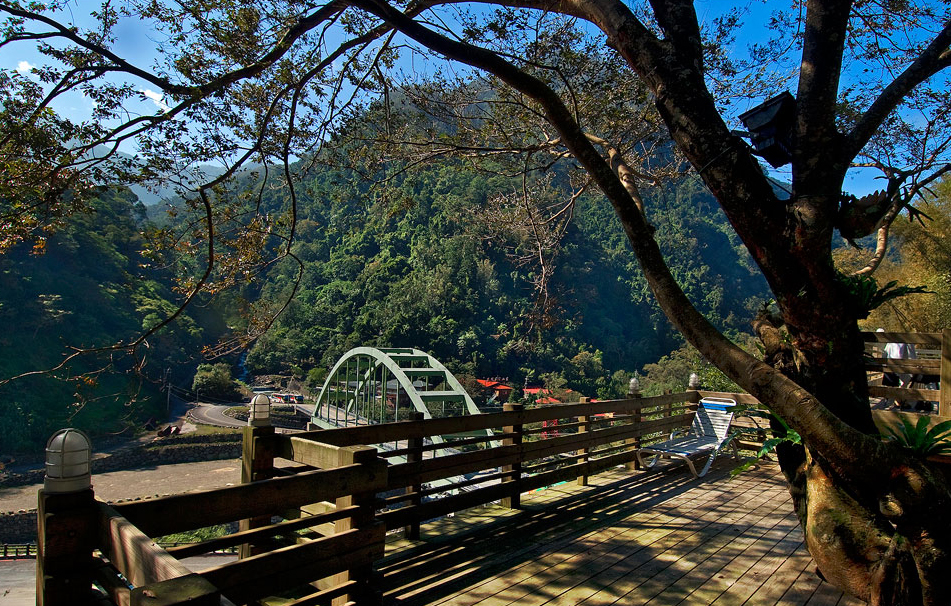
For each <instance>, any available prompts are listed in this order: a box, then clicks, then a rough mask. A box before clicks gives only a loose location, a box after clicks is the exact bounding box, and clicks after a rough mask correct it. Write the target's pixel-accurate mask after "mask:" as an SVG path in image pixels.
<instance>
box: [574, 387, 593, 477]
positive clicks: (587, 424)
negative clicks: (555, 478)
mask: <svg viewBox="0 0 951 606" xmlns="http://www.w3.org/2000/svg"><path fill="white" fill-rule="evenodd" d="M585 399H587V398H585ZM578 422H579V423H580V425H579V426H578V433H579V434H580V433H588V431H589V429H590V428H591V417H589V416H587V415H585V416H581V417H578ZM590 452H591V449H589V448H588V447H587V446H585V447H584V448H582V449H581V450H579V451H577V454H578V462H579V463H584V464H585V465H586V466H585V467H584V468H582V471H581V474H580V475H578V486H587V485H588V468H587V463H588V460H589V458H590V456H589V454H590Z"/></svg>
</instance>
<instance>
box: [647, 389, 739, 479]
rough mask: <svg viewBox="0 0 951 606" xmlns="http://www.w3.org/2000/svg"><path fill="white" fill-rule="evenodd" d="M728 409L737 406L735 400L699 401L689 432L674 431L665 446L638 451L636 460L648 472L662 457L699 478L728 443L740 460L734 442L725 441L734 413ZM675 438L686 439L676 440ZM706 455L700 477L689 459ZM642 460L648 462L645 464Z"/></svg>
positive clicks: (662, 444) (656, 445) (663, 444)
mask: <svg viewBox="0 0 951 606" xmlns="http://www.w3.org/2000/svg"><path fill="white" fill-rule="evenodd" d="M731 406H736V401H735V400H728V399H726V398H713V397H710V398H704V399H702V400H700V405H699V407H698V408H697V414H696V415H695V416H694V418H693V424H692V425H691V426H690V428H689V429H675V430H674V431H673V432H671V434H670V439H669V440H667V441H666V442H660V443H657V444H652V445H650V446H645V447H644V448H641V449H640V450H638V451H637V460H638V461H640V463H641V465H643V466H644V467H647V468H648V469H649V468H651V467H653V466H654V465H656V464H657V461H658V460H660V458H661V457H665V458H671V459H673V458H677V459H683V461H684V462H685V463H686V464H687V467H688V468H690V473H692V474H693V475H694V477H697V478H699V477H702V476H704V475H706V473H707V472H708V471H710V466H711V465H713V460H714V459H715V458H716V456H717V454H719V452H720V450H721V449H722V448H723V447H724V445H725V444H726V443H727V442H729V444H730V447H731V448H732V449H733V455H734V456H736V457H737V458H739V451H738V450H737V448H736V443H735V441H733V440H729V439H728V438H729V434H730V423H732V422H733V413H732V412H728V411H727V409H728V408H730V407H731ZM678 434H686V435H682V436H680V437H678ZM705 453H710V457H709V458H708V459H707V462H706V463H705V464H704V466H703V469H702V470H701V471H700V473H697V468H696V467H694V465H693V461H692V460H690V457H692V456H695V455H699V454H705ZM645 456H650V458H649V459H648V460H646V461H645V460H644V458H645Z"/></svg>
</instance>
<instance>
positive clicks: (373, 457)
mask: <svg viewBox="0 0 951 606" xmlns="http://www.w3.org/2000/svg"><path fill="white" fill-rule="evenodd" d="M354 464H362V465H371V466H376V467H378V468H379V469H380V470H381V473H386V464H385V463H383V462H382V461H380V459H379V458H378V457H377V452H376V448H371V447H369V446H348V447H345V448H341V449H340V451H339V455H338V460H337V466H338V467H344V466H346V465H354ZM375 498H376V495H375V494H374V493H373V491H369V492H354V493H353V494H351V495H348V496H345V497H340V498H338V499H337V501H336V506H337V509H342V508H344V507H351V506H354V505H356V506H358V507H359V509H358V510H357V511H356V512H355V513H354V514H353V515H351V516H350V517H347V518H344V519H342V520H337V521H336V522H335V523H334V533H337V534H339V533H341V532H345V531H347V530H351V529H355V528H369V527H370V526H374V525H376V526H379V527H380V528H379V530H380V533H379V535H380V540H379V543H380V544H379V554H378V557H382V556H383V549H384V543H383V541H384V537H385V532H386V530H385V528H383V523H382V522H378V521H377V520H376V519H375V516H374V499H375ZM372 577H373V565H372V564H367V565H364V566H358V567H355V568H351V569H350V570H348V571H346V572H340V573H337V574H335V575H333V579H332V581H333V586H335V587H336V586H338V585H342V584H343V583H346V582H348V581H355V582H356V583H357V586H356V588H355V589H353V590H352V591H351V592H349V593H346V594H344V595H341V596H338V597H336V598H334V599H333V601H331V604H332V606H343V605H344V604H348V603H350V602H353V603H355V604H361V605H362V604H379V603H380V602H381V601H382V595H381V594H380V593H379V592H378V591H377V590H376V589H374V587H375V586H376V585H378V584H376V583H373V578H372Z"/></svg>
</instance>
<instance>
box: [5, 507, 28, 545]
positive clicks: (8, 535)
mask: <svg viewBox="0 0 951 606" xmlns="http://www.w3.org/2000/svg"><path fill="white" fill-rule="evenodd" d="M0 543H36V510H35V509H30V510H24V509H21V510H20V511H3V512H0Z"/></svg>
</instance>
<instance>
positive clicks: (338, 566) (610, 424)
mask: <svg viewBox="0 0 951 606" xmlns="http://www.w3.org/2000/svg"><path fill="white" fill-rule="evenodd" d="M699 399H700V394H699V393H698V392H696V391H690V392H685V393H678V394H670V395H665V396H659V397H655V398H637V399H626V400H614V401H607V402H596V403H593V402H589V403H580V404H559V405H554V406H545V407H540V408H533V409H529V410H526V409H522V407H521V406H520V405H514V404H510V405H507V406H506V410H505V411H503V412H501V413H493V414H483V415H474V416H466V417H455V418H443V419H427V420H413V421H403V422H399V423H390V424H385V425H371V426H363V427H349V428H342V429H333V430H320V431H312V432H306V433H299V434H284V435H281V434H276V433H275V432H274V431H273V429H272V428H270V427H248V428H246V429H245V437H244V457H243V470H242V482H243V483H242V484H241V485H237V486H232V487H227V488H222V489H217V490H209V491H203V492H196V493H188V494H182V495H176V496H170V497H162V498H155V499H147V500H143V501H134V502H129V503H122V504H119V505H113V506H110V505H107V504H105V503H102V502H100V501H97V500H96V499H95V497H94V495H93V493H92V490H91V489H90V490H86V491H83V492H79V493H66V494H51V493H47V492H45V491H41V492H40V511H39V516H38V519H39V537H40V542H39V549H38V551H39V555H38V558H37V579H38V582H37V589H38V594H37V602H38V604H43V605H49V606H56V605H59V604H77V603H81V600H80V599H78V598H77V596H83V595H85V594H88V593H89V589H88V588H89V587H90V586H91V585H93V584H95V586H96V587H97V588H98V589H97V590H98V591H100V592H101V593H102V594H105V596H106V599H107V600H108V601H109V602H111V603H114V604H130V605H137V604H163V605H164V604H184V603H188V604H218V603H225V604H228V603H234V604H254V603H257V602H256V601H257V600H259V599H261V598H263V597H265V596H271V595H282V596H284V597H286V598H289V600H290V601H288V602H287V604H292V605H294V606H304V605H311V604H346V603H349V602H354V603H358V604H373V603H377V602H378V601H379V599H380V596H378V595H376V594H375V593H374V589H373V587H374V585H375V584H374V583H373V582H372V575H373V562H374V561H375V560H377V559H379V558H380V557H382V555H383V549H384V538H385V531H386V530H401V531H402V532H405V533H407V534H408V535H409V536H415V535H417V534H418V532H419V525H420V523H422V522H424V521H426V520H429V519H432V518H435V517H438V516H442V515H446V514H449V513H451V512H455V511H461V510H463V509H467V508H469V507H473V506H475V505H479V504H483V503H489V502H493V501H501V502H502V503H503V504H505V505H508V506H510V507H518V504H519V496H520V495H521V493H523V492H526V491H529V490H534V489H537V488H541V487H544V486H548V485H551V484H556V483H558V482H563V481H569V480H571V481H578V482H581V483H585V482H586V481H587V477H588V476H589V475H591V474H594V473H597V472H598V471H600V470H604V469H608V468H612V467H616V466H618V465H622V464H627V465H630V466H632V467H633V466H634V465H635V461H636V449H637V448H638V447H640V446H641V444H642V443H647V442H649V441H653V440H658V439H663V438H665V437H666V436H667V435H668V434H669V433H670V431H672V430H673V429H674V428H677V427H683V426H686V425H688V424H689V423H690V421H691V419H692V415H693V413H694V411H695V410H696V402H698V401H699ZM486 429H488V430H492V431H493V432H494V434H495V435H493V436H491V437H486V436H485V435H484V430H486ZM478 434H483V435H478ZM433 436H444V437H445V439H446V443H444V444H433V443H432V441H431V438H432V437H433ZM365 444H376V445H380V448H379V449H377V448H371V447H368V446H365ZM447 446H448V447H449V448H448V449H447ZM282 460H283V461H282ZM275 461H277V463H278V464H277V465H275ZM236 520H238V521H240V526H239V531H238V532H236V533H233V534H229V535H225V536H221V537H217V538H214V539H210V540H207V541H204V542H201V543H197V544H192V545H184V546H179V547H174V548H169V549H163V548H162V547H160V546H159V545H158V541H159V540H161V537H163V536H166V535H169V534H171V533H176V532H182V531H186V530H195V529H199V528H206V527H210V526H214V525H217V524H224V523H229V522H233V521H236ZM233 546H239V547H240V550H239V551H240V556H241V557H240V559H238V560H236V561H233V562H228V563H226V564H222V565H220V566H216V567H213V568H211V569H208V570H202V571H199V572H193V571H192V570H190V569H189V568H188V567H186V565H184V564H182V563H181V562H180V561H179V560H180V559H183V558H187V557H191V556H195V555H201V554H206V553H210V552H214V551H218V550H221V549H224V548H228V547H233ZM92 599H93V598H91V597H90V600H92Z"/></svg>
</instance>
